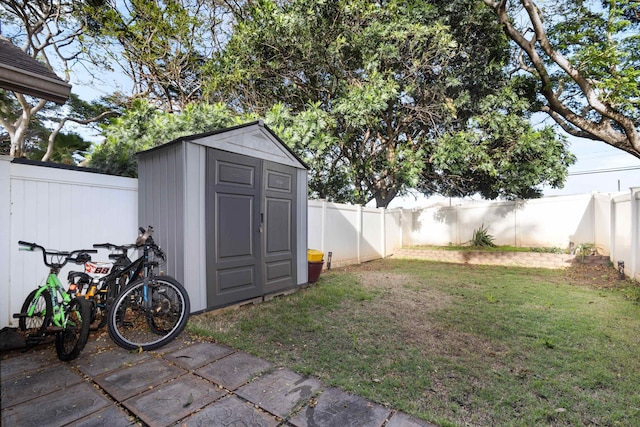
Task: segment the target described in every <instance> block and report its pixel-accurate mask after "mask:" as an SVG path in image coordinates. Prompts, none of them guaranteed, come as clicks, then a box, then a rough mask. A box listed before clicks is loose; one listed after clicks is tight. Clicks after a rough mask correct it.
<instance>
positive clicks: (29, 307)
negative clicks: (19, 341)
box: [13, 241, 98, 361]
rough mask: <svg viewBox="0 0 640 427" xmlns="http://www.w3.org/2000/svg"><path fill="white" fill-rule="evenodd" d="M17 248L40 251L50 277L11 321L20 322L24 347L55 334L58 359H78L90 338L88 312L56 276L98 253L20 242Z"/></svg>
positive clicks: (84, 304) (82, 303)
mask: <svg viewBox="0 0 640 427" xmlns="http://www.w3.org/2000/svg"><path fill="white" fill-rule="evenodd" d="M18 244H19V245H20V246H22V247H21V248H20V250H27V251H33V250H34V249H40V250H41V251H42V258H43V260H44V264H45V265H46V266H47V267H49V276H48V277H47V281H46V283H45V284H44V285H42V286H40V287H39V288H37V289H34V290H33V291H32V292H31V293H29V295H28V296H27V298H26V299H25V301H24V304H22V309H21V311H20V313H16V314H14V315H13V317H14V318H16V319H19V320H18V325H19V327H20V330H21V331H23V332H24V333H25V335H26V337H25V341H26V343H27V345H33V344H38V343H41V342H43V341H44V340H45V339H46V337H47V335H48V334H52V333H55V335H56V353H57V354H58V358H59V359H60V360H63V361H69V360H73V359H75V358H76V357H78V355H80V352H81V351H82V349H83V348H84V346H85V344H86V342H87V338H88V337H89V319H90V316H91V310H90V308H89V304H88V303H87V301H86V300H84V299H83V298H76V297H74V296H73V295H71V294H69V293H68V292H67V291H66V290H65V289H64V287H63V286H62V283H60V280H59V279H58V273H59V272H60V269H62V267H64V266H65V265H66V264H67V262H69V261H72V262H75V263H84V262H85V261H86V259H87V258H86V257H87V256H89V255H88V254H89V253H90V252H98V251H95V250H91V249H89V250H87V249H82V250H77V251H71V252H63V251H56V250H49V249H45V248H44V247H43V246H40V245H38V244H36V243H30V242H24V241H19V242H18ZM74 255H76V257H74ZM89 259H90V258H89Z"/></svg>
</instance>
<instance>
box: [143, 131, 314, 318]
mask: <svg viewBox="0 0 640 427" xmlns="http://www.w3.org/2000/svg"><path fill="white" fill-rule="evenodd" d="M307 169H308V168H307V166H306V165H305V164H304V162H302V160H300V159H299V158H298V157H297V156H296V155H295V154H294V153H293V152H292V151H291V150H290V149H289V148H288V147H287V146H286V144H285V143H284V142H283V141H282V140H281V139H280V138H278V136H276V134H275V133H274V132H273V131H272V130H271V129H269V128H268V127H267V126H266V125H265V124H264V123H263V122H262V121H257V122H252V123H248V124H245V125H240V126H235V127H231V128H227V129H221V130H217V131H214V132H209V133H204V134H199V135H191V136H185V137H181V138H178V139H176V140H174V141H171V142H169V143H167V144H164V145H161V146H158V147H155V148H153V149H150V150H147V151H143V152H141V153H138V195H139V196H138V197H139V219H140V224H141V225H145V226H146V225H153V226H154V239H155V240H156V242H158V243H159V244H160V246H161V247H162V248H163V249H165V251H166V252H167V255H168V259H167V264H166V266H165V267H163V269H164V271H165V272H166V274H169V275H171V276H174V277H175V278H176V279H178V280H179V281H180V282H181V283H183V284H184V286H185V288H186V290H187V291H188V292H189V296H190V299H191V309H192V311H193V312H198V311H203V310H208V309H214V308H219V307H223V306H226V305H230V304H234V303H237V302H241V301H246V300H250V299H253V298H258V297H263V296H265V295H269V294H274V293H280V292H282V291H285V290H289V289H292V288H295V287H297V286H299V285H303V284H306V282H307V279H308V277H307V268H308V265H307Z"/></svg>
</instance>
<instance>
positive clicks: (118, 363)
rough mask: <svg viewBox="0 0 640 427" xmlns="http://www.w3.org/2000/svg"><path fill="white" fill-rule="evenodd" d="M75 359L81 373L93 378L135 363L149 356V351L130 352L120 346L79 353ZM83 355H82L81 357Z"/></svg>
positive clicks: (143, 360)
mask: <svg viewBox="0 0 640 427" xmlns="http://www.w3.org/2000/svg"><path fill="white" fill-rule="evenodd" d="M80 356H81V357H80V358H78V359H77V360H76V361H75V364H76V366H77V367H78V369H79V370H80V372H82V373H83V374H85V375H87V376H88V377H91V378H94V377H97V376H98V375H102V374H105V373H107V372H111V371H113V370H115V369H118V368H123V367H126V366H133V365H137V364H138V363H142V362H145V361H146V360H149V358H150V357H151V356H150V354H149V353H146V352H142V353H137V352H130V351H126V350H123V349H121V348H119V347H118V348H115V349H112V350H101V351H100V352H98V353H94V354H86V353H85V355H83V354H81V355H80ZM83 356H84V357H83Z"/></svg>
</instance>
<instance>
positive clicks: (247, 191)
mask: <svg viewBox="0 0 640 427" xmlns="http://www.w3.org/2000/svg"><path fill="white" fill-rule="evenodd" d="M206 167H207V184H206V187H205V188H206V190H205V191H206V196H205V197H206V201H205V210H206V216H205V218H206V220H205V221H206V224H205V228H206V238H207V244H206V248H207V257H206V259H207V307H208V308H215V307H222V306H224V305H228V304H233V303H236V302H240V301H244V300H247V299H251V298H255V297H259V296H262V295H265V294H269V293H272V292H277V291H279V290H281V289H286V288H290V287H292V286H294V285H295V283H296V280H295V278H296V260H295V254H296V247H295V245H296V243H295V242H296V238H295V230H296V212H295V207H296V171H295V169H294V168H292V167H289V166H286V165H280V164H277V163H272V162H268V161H266V160H262V159H257V158H253V157H247V156H242V155H239V154H234V153H229V152H226V151H220V150H216V149H208V150H207V166H206Z"/></svg>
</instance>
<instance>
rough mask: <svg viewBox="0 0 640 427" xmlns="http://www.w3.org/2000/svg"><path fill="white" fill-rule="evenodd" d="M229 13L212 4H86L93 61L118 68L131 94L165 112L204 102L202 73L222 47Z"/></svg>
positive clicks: (107, 0)
mask: <svg viewBox="0 0 640 427" xmlns="http://www.w3.org/2000/svg"><path fill="white" fill-rule="evenodd" d="M226 10H227V9H226V8H222V7H218V6H217V4H216V2H213V1H209V0H171V1H162V0H153V1H135V0H126V1H119V0H118V1H116V0H102V1H98V2H95V3H94V2H88V4H87V5H86V6H85V7H84V9H83V12H84V13H85V15H86V17H87V28H88V31H87V36H90V37H92V38H93V40H94V41H96V42H97V43H98V44H99V45H100V46H102V48H101V49H97V50H95V51H94V52H92V56H93V61H94V62H105V63H108V64H111V66H115V67H118V68H119V69H120V70H121V71H122V72H123V73H124V74H125V75H126V76H127V77H128V78H129V79H130V80H131V82H132V83H133V86H134V87H133V95H134V96H135V97H137V98H146V99H149V100H152V101H153V102H154V103H155V104H156V105H157V106H158V108H160V109H162V110H165V111H181V110H182V109H183V108H184V107H185V106H186V105H187V104H189V103H192V102H195V101H199V100H201V99H202V94H201V83H202V82H201V75H200V69H201V67H202V65H203V64H204V62H205V59H206V58H207V57H208V56H210V55H211V54H212V52H214V51H215V50H216V49H217V48H218V45H219V41H218V38H219V37H220V36H221V34H223V31H222V29H221V25H222V24H223V23H224V22H225V14H224V12H225V11H226Z"/></svg>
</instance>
